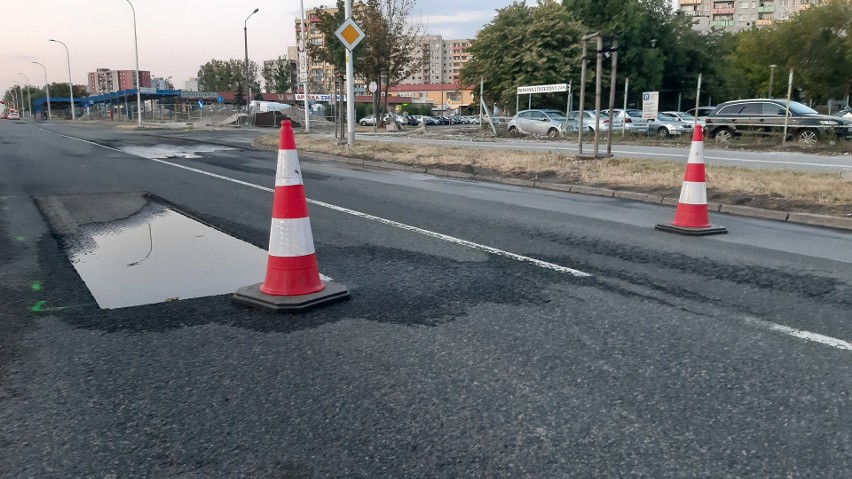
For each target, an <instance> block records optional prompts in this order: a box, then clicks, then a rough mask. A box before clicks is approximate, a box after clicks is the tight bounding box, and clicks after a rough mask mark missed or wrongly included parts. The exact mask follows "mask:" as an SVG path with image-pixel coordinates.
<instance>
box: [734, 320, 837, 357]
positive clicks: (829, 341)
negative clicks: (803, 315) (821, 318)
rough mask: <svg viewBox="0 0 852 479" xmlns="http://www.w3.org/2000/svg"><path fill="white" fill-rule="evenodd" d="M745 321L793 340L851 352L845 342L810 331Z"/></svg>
mask: <svg viewBox="0 0 852 479" xmlns="http://www.w3.org/2000/svg"><path fill="white" fill-rule="evenodd" d="M745 321H746V323H748V324H751V325H752V326H756V327H759V328H762V329H767V330H769V331H775V332H779V333H784V334H786V335H788V336H793V337H794V338H799V339H804V340H806V341H813V342H815V343H819V344H824V345H826V346H831V347H832V348H837V349H842V350H845V351H852V343H848V342H846V341H843V340H842V339H837V338H832V337H831V336H825V335H823V334H817V333H812V332H810V331H802V330H799V329H795V328H791V327H789V326H784V325H781V324H775V323H770V322H769V321H764V320H762V319H757V318H750V317H747V318H745Z"/></svg>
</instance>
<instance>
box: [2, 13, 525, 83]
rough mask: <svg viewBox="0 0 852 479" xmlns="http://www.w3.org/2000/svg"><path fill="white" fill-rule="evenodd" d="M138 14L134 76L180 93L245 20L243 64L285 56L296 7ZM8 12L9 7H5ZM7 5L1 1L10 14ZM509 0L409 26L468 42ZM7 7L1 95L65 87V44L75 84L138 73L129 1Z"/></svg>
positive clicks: (236, 40)
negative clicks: (165, 82)
mask: <svg viewBox="0 0 852 479" xmlns="http://www.w3.org/2000/svg"><path fill="white" fill-rule="evenodd" d="M131 2H133V5H134V7H135V8H136V25H137V29H138V35H139V69H140V70H149V71H150V72H151V74H152V75H154V76H158V77H172V81H173V82H174V84H175V87H176V88H182V87H183V86H184V82H185V81H186V80H187V79H188V78H189V77H194V76H196V73H197V72H198V67H199V66H201V65H202V64H204V63H206V62H207V61H208V60H211V59H213V58H216V59H220V60H227V59H230V58H239V59H242V58H243V57H244V41H243V24H244V21H245V19H246V17H247V16H248V15H249V14H251V12H252V10H254V9H255V8H259V9H260V11H259V12H258V13H257V14H255V15H254V16H252V17H251V19H249V21H248V48H249V58H250V59H252V60H254V61H255V62H257V63H262V61H263V60H269V59H272V58H276V57H278V56H280V55H284V54H286V53H287V47H288V46H292V45H295V44H296V40H295V31H294V21H295V19H296V18H298V17H299V16H300V3H299V0H131ZM6 3H9V5H6ZM11 3H12V0H4V1H3V4H4V6H6V7H10V6H11ZM511 3H512V0H418V1H417V4H416V5H415V7H414V9H413V11H412V15H411V16H412V17H413V18H417V19H420V18H422V20H423V23H424V24H426V25H427V32H428V33H429V34H440V35H443V36H444V38H445V39H456V38H473V37H474V36H475V35H476V32H477V31H478V30H479V29H480V28H482V26H483V25H485V24H486V23H488V22H490V21H491V20H492V19H493V18H494V16H495V15H496V12H495V10H496V9H498V8H503V7H505V6H507V5H510V4H511ZM335 4H336V0H324V1H319V0H304V5H305V9H306V10H308V9H311V8H314V7H318V6H321V5H326V6H329V5H335ZM14 5H15V6H14V7H13V8H4V12H3V15H2V16H0V18H2V25H3V26H2V28H0V92H2V91H6V89H7V88H9V87H10V86H11V85H12V84H13V83H14V82H15V81H17V82H20V83H22V84H23V83H25V80H24V77H22V76H20V75H18V73H23V74H24V75H26V76H27V77H29V80H30V84H31V85H43V84H44V72H43V71H42V69H41V67H40V66H38V65H35V64H33V63H32V62H33V61H38V62H41V63H43V64H44V66H45V67H46V68H47V77H48V81H49V82H50V83H52V82H67V81H68V67H67V63H66V60H65V58H66V57H65V48H63V47H62V45H60V44H58V43H53V42H49V41H48V40H49V39H51V38H53V39H56V40H60V41H62V42H64V43H65V44H66V45H68V49H69V51H70V55H71V76H72V78H73V80H74V84H86V83H87V76H86V75H87V73H88V72H91V71H94V70H95V69H96V68H109V69H111V70H124V69H128V70H132V69H135V61H134V56H133V55H134V49H133V14H132V10H131V8H130V5H128V3H127V1H126V0H20V1H19V0H15V1H14Z"/></svg>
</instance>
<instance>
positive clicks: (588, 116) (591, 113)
mask: <svg viewBox="0 0 852 479" xmlns="http://www.w3.org/2000/svg"><path fill="white" fill-rule="evenodd" d="M568 118H570V119H573V120H575V121H577V122H578V124H579V118H580V112H579V111H578V110H574V111H571V112H568ZM600 124H601V131H609V115H607V114H606V112H604V111H601V116H600ZM586 126H588V127H589V128H591V130H592V131H595V110H584V111H583V129H584V130H585V129H586V128H585V127H586Z"/></svg>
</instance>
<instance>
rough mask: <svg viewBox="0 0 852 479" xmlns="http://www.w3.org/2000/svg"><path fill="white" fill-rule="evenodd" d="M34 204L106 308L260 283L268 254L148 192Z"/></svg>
mask: <svg viewBox="0 0 852 479" xmlns="http://www.w3.org/2000/svg"><path fill="white" fill-rule="evenodd" d="M36 201H37V202H38V204H39V207H40V208H41V209H42V212H43V213H44V215H45V217H46V218H47V220H48V222H49V223H50V224H51V227H52V228H53V230H54V231H55V232H56V233H57V234H59V235H60V236H62V238H63V244H64V245H65V247H66V254H68V256H69V258H70V259H71V263H72V264H73V265H74V268H75V269H76V270H77V272H78V273H79V275H80V277H81V278H82V279H83V281H85V283H86V286H88V288H89V290H90V291H91V293H92V295H93V296H94V297H95V300H97V302H98V305H99V306H100V307H101V308H104V309H112V308H122V307H127V306H136V305H141V304H151V303H159V302H163V301H173V300H177V299H185V298H197V297H203V296H213V295H219V294H226V293H233V292H234V291H236V290H237V288H239V287H241V286H246V285H249V284H253V283H259V282H261V281H263V275H264V273H265V269H266V261H267V253H266V251H265V250H263V249H260V248H257V247H256V246H253V245H251V244H248V243H246V242H243V241H241V240H238V239H236V238H233V237H231V236H228V235H226V234H225V233H222V232H221V231H218V230H216V229H214V228H211V227H210V226H207V225H205V224H203V223H200V222H198V221H195V220H193V219H191V218H189V217H187V216H185V215H183V214H181V213H179V212H177V211H175V210H173V209H171V208H170V207H168V206H166V205H165V204H163V203H161V202H159V201H157V200H156V199H154V198H152V197H150V196H148V195H147V194H144V193H132V194H120V195H118V194H116V195H86V196H76V195H75V196H52V197H43V198H37V199H36Z"/></svg>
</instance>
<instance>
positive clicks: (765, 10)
mask: <svg viewBox="0 0 852 479" xmlns="http://www.w3.org/2000/svg"><path fill="white" fill-rule="evenodd" d="M774 11H775V6H774V5H765V6H762V7H757V13H772V12H774Z"/></svg>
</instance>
